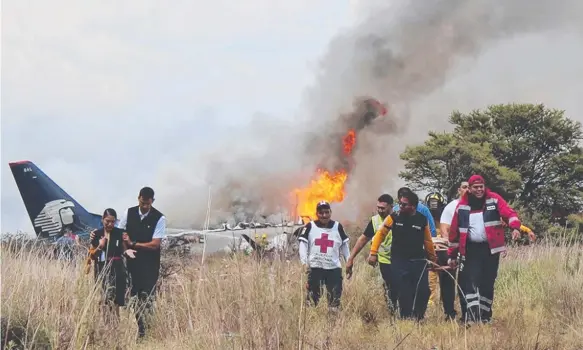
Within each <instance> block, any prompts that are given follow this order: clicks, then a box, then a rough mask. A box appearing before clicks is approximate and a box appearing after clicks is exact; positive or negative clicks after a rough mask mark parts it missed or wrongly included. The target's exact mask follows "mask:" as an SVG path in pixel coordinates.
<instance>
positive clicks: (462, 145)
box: [399, 132, 521, 199]
mask: <svg viewBox="0 0 583 350" xmlns="http://www.w3.org/2000/svg"><path fill="white" fill-rule="evenodd" d="M401 159H403V160H405V161H406V163H405V171H402V172H401V173H400V174H399V176H400V177H401V178H403V179H404V180H405V181H406V182H407V185H408V186H409V187H411V188H412V189H413V190H422V189H432V190H438V191H440V192H441V193H444V194H445V195H446V196H447V198H450V199H452V198H454V197H455V196H456V193H457V189H458V187H459V184H460V182H462V181H464V180H467V179H468V178H469V177H470V176H471V175H472V174H481V175H482V176H483V177H484V179H485V180H486V181H487V182H488V185H489V187H491V188H492V189H493V190H495V191H497V192H499V193H500V194H502V195H503V196H505V197H509V196H512V195H513V194H515V193H516V191H517V190H518V189H519V188H520V186H521V180H520V175H519V174H518V172H516V171H514V170H512V169H509V168H507V167H504V166H501V165H500V164H499V163H498V161H497V160H496V158H494V156H493V155H492V147H491V145H490V144H489V143H486V142H485V143H472V142H468V141H466V140H464V139H463V138H460V137H459V136H458V135H455V134H451V133H449V134H448V133H443V134H436V133H433V132H431V133H429V140H427V141H426V142H425V144H424V145H422V146H415V147H409V146H408V147H407V148H406V149H405V152H404V153H402V154H401Z"/></svg>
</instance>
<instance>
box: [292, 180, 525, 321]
mask: <svg viewBox="0 0 583 350" xmlns="http://www.w3.org/2000/svg"><path fill="white" fill-rule="evenodd" d="M426 204H427V206H426V205H424V204H423V203H421V201H420V200H419V197H418V195H417V194H416V193H414V192H413V191H412V190H410V189H409V188H407V187H403V188H401V189H399V191H398V192H397V203H394V200H393V197H392V196H391V195H389V194H383V195H381V196H380V197H379V198H378V200H377V214H376V215H374V216H372V217H371V219H370V221H369V223H368V225H367V227H366V229H365V230H364V232H363V233H362V234H361V235H360V237H359V238H358V240H357V241H356V243H355V244H354V247H353V248H352V251H350V250H349V238H348V236H347V234H346V232H345V231H344V228H343V226H342V225H341V224H340V223H339V222H337V221H334V220H332V219H331V214H332V211H331V208H330V204H329V203H328V202H325V201H323V202H320V203H318V205H317V207H316V212H317V220H314V221H311V222H309V223H308V224H306V225H305V227H304V229H303V231H302V232H301V233H300V235H299V237H298V240H299V244H300V252H299V254H300V261H301V263H302V265H303V266H304V267H305V269H306V270H307V274H308V278H307V300H308V301H309V302H311V303H312V304H314V305H316V304H317V303H318V301H319V299H320V293H321V290H322V288H323V287H324V286H325V287H326V291H327V297H328V306H329V308H330V309H331V310H333V311H334V310H337V309H338V308H339V306H340V299H341V296H342V287H343V286H342V285H343V277H342V266H341V263H340V256H341V255H342V256H343V257H344V260H345V261H346V278H348V279H350V278H351V277H352V275H353V266H354V261H355V258H356V256H357V255H358V254H359V253H360V251H361V250H362V249H363V248H364V247H365V245H366V244H367V243H368V242H369V241H372V242H371V244H370V250H369V254H368V257H367V262H368V264H370V265H372V266H373V267H376V266H377V265H378V266H379V272H380V275H381V277H382V280H383V281H384V283H383V285H384V289H385V299H386V302H387V306H388V308H389V311H390V312H391V313H392V314H394V315H397V314H398V315H399V316H400V317H401V318H412V319H415V320H421V319H423V318H424V317H425V312H426V310H427V306H428V304H429V302H430V299H433V300H434V299H435V294H436V290H437V285H438V284H439V291H440V296H441V300H442V304H443V310H444V313H445V317H446V319H447V320H455V318H456V316H457V312H456V310H455V298H456V291H459V302H460V310H461V321H462V322H464V323H470V322H472V323H473V322H484V323H489V322H491V319H492V303H493V300H494V284H495V281H496V277H497V273H498V265H499V259H500V254H501V253H503V252H505V251H506V245H505V235H504V233H505V228H506V227H510V228H511V229H512V230H513V231H512V238H513V239H518V238H520V236H521V231H522V232H525V233H527V234H528V236H529V238H530V239H531V240H534V239H535V235H534V233H533V232H532V230H530V229H529V228H527V227H525V226H523V225H522V224H521V222H520V220H519V218H518V216H517V214H516V212H515V211H514V210H513V209H512V208H511V207H510V206H509V205H508V203H507V202H506V201H505V200H504V199H503V198H502V197H501V196H500V195H498V194H497V193H495V192H493V191H491V190H490V189H488V188H487V187H486V183H485V181H484V178H483V177H482V176H480V175H473V176H471V177H470V178H469V179H468V181H464V182H462V183H461V184H460V186H459V188H458V198H456V199H454V200H452V201H451V202H450V203H448V204H447V205H446V203H445V200H444V198H443V196H441V195H440V194H439V193H432V194H430V195H428V196H427V197H426ZM436 222H439V226H438V227H436V224H435V223H436ZM437 281H439V283H438V282H437Z"/></svg>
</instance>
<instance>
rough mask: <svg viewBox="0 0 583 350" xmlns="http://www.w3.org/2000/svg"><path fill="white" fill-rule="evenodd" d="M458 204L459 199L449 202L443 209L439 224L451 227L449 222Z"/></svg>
mask: <svg viewBox="0 0 583 350" xmlns="http://www.w3.org/2000/svg"><path fill="white" fill-rule="evenodd" d="M459 202H460V200H459V199H454V200H453V201H451V202H449V203H448V204H447V205H446V206H445V208H443V212H442V213H441V218H439V223H441V224H448V225H451V221H452V220H453V214H455V208H456V207H457V204H458V203H459Z"/></svg>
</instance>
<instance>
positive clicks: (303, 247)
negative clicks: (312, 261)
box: [300, 240, 308, 265]
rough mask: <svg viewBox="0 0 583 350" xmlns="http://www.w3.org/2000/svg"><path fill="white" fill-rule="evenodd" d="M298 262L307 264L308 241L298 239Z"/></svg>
mask: <svg viewBox="0 0 583 350" xmlns="http://www.w3.org/2000/svg"><path fill="white" fill-rule="evenodd" d="M300 262H301V263H302V265H307V264H308V242H306V241H303V240H300Z"/></svg>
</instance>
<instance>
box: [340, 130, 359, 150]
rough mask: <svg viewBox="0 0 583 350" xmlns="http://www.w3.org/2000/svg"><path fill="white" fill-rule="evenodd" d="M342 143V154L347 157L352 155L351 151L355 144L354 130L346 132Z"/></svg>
mask: <svg viewBox="0 0 583 350" xmlns="http://www.w3.org/2000/svg"><path fill="white" fill-rule="evenodd" d="M342 143H343V146H344V149H343V151H344V154H345V155H347V156H349V155H350V153H352V149H353V148H354V145H355V144H356V133H355V132H354V130H352V129H350V130H349V131H348V133H347V134H346V136H344V139H343V142H342Z"/></svg>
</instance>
